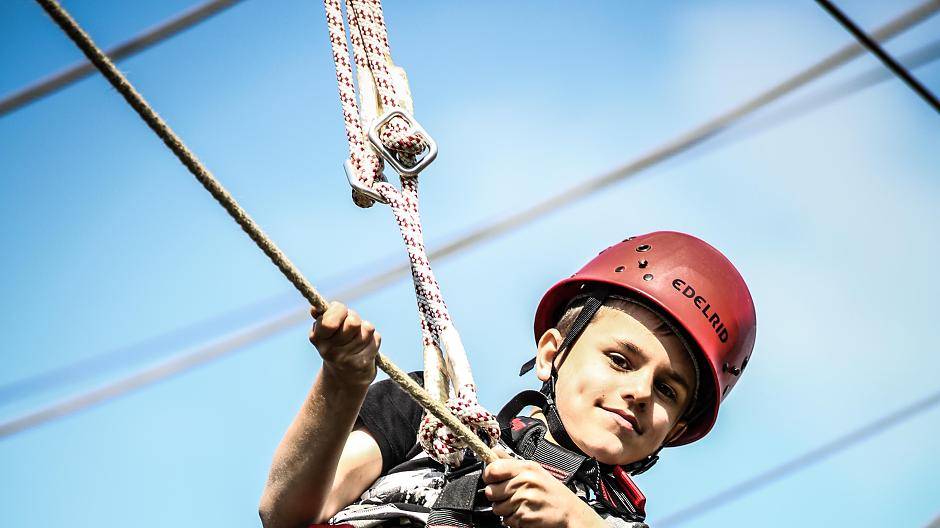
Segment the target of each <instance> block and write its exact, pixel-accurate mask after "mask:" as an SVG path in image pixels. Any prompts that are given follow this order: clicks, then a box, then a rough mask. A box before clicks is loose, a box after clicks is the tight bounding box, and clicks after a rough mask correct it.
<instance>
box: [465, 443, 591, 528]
mask: <svg viewBox="0 0 940 528" xmlns="http://www.w3.org/2000/svg"><path fill="white" fill-rule="evenodd" d="M496 453H497V455H498V456H499V457H500V459H499V460H497V461H496V462H493V463H491V464H489V465H488V466H486V469H484V470H483V482H486V484H487V486H486V488H484V493H485V494H486V498H487V499H489V500H490V502H492V503H493V513H494V514H496V515H499V516H500V518H501V519H502V522H503V524H504V525H506V526H509V527H511V528H520V527H523V526H524V527H526V528H533V527H540V528H541V527H544V528H549V527H552V528H554V527H566V526H577V527H584V526H605V523H604V521H603V520H602V519H601V518H600V516H599V515H597V514H596V513H595V512H594V510H593V509H591V507H590V506H588V505H587V504H585V502H584V501H582V500H581V499H579V498H578V496H577V495H575V494H574V493H573V492H572V491H571V490H570V489H568V488H567V487H566V486H565V485H564V484H563V483H562V482H561V481H560V480H558V479H556V478H555V477H553V476H552V475H551V474H550V473H549V472H548V471H546V470H545V469H544V468H543V467H542V466H540V465H539V464H538V463H537V462H534V461H532V460H518V459H515V458H511V457H510V456H509V455H508V454H507V453H506V452H505V451H503V450H501V449H498V448H497V449H496Z"/></svg>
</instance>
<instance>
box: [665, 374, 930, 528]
mask: <svg viewBox="0 0 940 528" xmlns="http://www.w3.org/2000/svg"><path fill="white" fill-rule="evenodd" d="M938 403H940V390H938V391H936V392H934V393H933V394H930V395H928V396H927V397H925V398H921V399H919V400H917V401H915V402H912V403H910V404H908V405H905V406H904V407H901V408H900V409H896V410H894V411H892V412H890V413H888V414H885V415H883V416H879V417H878V418H875V419H874V420H871V421H869V422H868V423H866V424H864V425H862V426H861V427H858V428H856V429H854V430H852V431H850V432H848V433H846V434H844V435H842V436H839V437H838V438H835V439H833V440H830V441H829V442H826V443H825V444H823V445H821V446H818V447H816V448H814V449H811V450H809V451H807V452H805V453H802V454H800V455H797V456H795V457H793V458H791V459H789V460H787V461H786V462H783V463H782V464H778V465H776V466H774V467H772V468H770V469H768V470H766V471H763V472H761V473H758V474H757V475H754V476H753V477H750V478H747V479H745V480H742V481H741V482H738V483H737V484H734V485H732V486H729V487H727V488H725V489H723V490H721V491H719V492H718V493H715V494H712V495H709V496H708V497H705V498H704V499H702V500H700V501H698V502H696V503H694V504H691V505H689V506H686V507H684V508H682V509H680V510H679V511H676V512H674V513H671V514H669V515H667V516H665V517H663V518H661V519H658V520H656V521H653V522H652V523H651V525H652V526H661V527H667V526H678V525H680V524H683V523H687V522H689V521H691V520H692V519H695V518H696V517H699V516H701V515H704V514H705V513H708V512H709V511H712V510H714V509H716V508H720V507H722V506H725V505H727V504H729V503H731V502H734V501H736V500H738V499H741V498H743V497H745V496H746V495H750V494H752V493H755V492H756V491H758V490H760V489H762V488H765V487H767V486H769V485H770V484H773V483H774V482H776V481H778V480H781V479H783V478H785V477H788V476H790V475H792V474H793V473H796V472H798V471H803V470H805V469H808V468H810V467H812V466H813V465H815V464H819V463H820V462H822V461H824V460H826V459H828V458H830V457H832V456H833V455H835V454H837V453H840V452H842V451H845V450H846V449H848V448H850V447H852V446H855V445H858V444H859V443H861V442H864V441H865V440H868V439H870V438H872V437H874V436H877V435H879V434H881V433H884V432H886V431H888V430H889V429H891V428H893V427H897V426H898V425H900V424H902V423H904V422H905V421H907V420H910V419H911V418H913V417H915V416H917V415H919V414H923V413H925V412H927V411H929V410H931V409H933V408H934V407H936V406H937V404H938Z"/></svg>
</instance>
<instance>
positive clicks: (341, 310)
mask: <svg viewBox="0 0 940 528" xmlns="http://www.w3.org/2000/svg"><path fill="white" fill-rule="evenodd" d="M348 313H349V309H348V308H346V306H345V305H344V304H342V303H338V302H334V303H332V304H330V308H329V309H328V310H327V311H326V312H324V313H323V315H322V316H321V317H320V319H319V320H317V325H316V326H317V334H318V337H319V338H320V339H329V338H331V337H333V334H335V333H336V332H337V331H338V330H340V329H341V328H343V323H345V321H346V316H347V315H348Z"/></svg>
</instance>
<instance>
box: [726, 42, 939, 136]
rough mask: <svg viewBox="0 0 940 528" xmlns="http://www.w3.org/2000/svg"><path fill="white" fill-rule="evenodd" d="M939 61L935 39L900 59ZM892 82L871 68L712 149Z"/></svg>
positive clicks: (754, 123)
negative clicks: (873, 87)
mask: <svg viewBox="0 0 940 528" xmlns="http://www.w3.org/2000/svg"><path fill="white" fill-rule="evenodd" d="M938 58H940V40H935V41H933V42H931V43H929V44H926V45H924V46H921V47H920V48H917V49H916V50H913V51H911V52H908V53H905V54H904V55H902V56H901V59H902V60H903V61H904V62H905V63H906V64H908V65H909V67H910V68H912V69H913V68H919V67H921V66H924V65H927V64H930V63H931V62H933V61H935V60H937V59H938ZM891 79H894V75H893V74H892V73H891V72H889V71H888V70H886V69H884V68H882V67H881V66H878V67H875V68H872V69H871V70H868V71H866V72H863V73H860V74H858V75H855V76H853V77H852V78H850V79H847V80H845V81H840V82H838V83H835V84H832V85H831V86H828V87H826V88H824V89H820V90H816V91H814V92H812V93H810V94H806V96H805V97H800V98H798V99H797V100H795V101H793V102H789V103H787V104H782V105H780V106H779V107H778V108H774V109H773V110H770V111H768V112H767V113H766V114H765V115H761V116H759V117H756V118H754V119H752V120H750V121H749V122H748V123H746V124H744V125H741V126H738V127H735V129H734V131H732V132H730V133H726V134H722V136H721V138H720V139H717V140H716V141H713V142H712V143H711V144H710V146H713V147H717V146H720V145H723V144H726V143H729V144H730V143H734V142H737V141H739V140H741V139H743V138H744V137H745V136H753V135H757V134H760V133H762V132H764V131H765V130H768V129H771V128H774V127H777V126H780V125H782V124H784V123H786V122H788V121H792V120H794V119H797V118H799V117H802V116H803V115H806V114H808V113H810V112H813V111H815V110H817V109H819V108H822V107H824V106H826V105H829V104H831V103H833V102H835V101H837V100H839V99H842V98H844V97H847V96H849V95H852V94H854V93H856V92H860V91H862V90H864V89H866V88H869V87H871V86H875V85H877V84H880V83H882V82H885V81H888V80H891Z"/></svg>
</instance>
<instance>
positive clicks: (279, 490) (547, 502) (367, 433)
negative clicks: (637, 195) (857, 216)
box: [260, 232, 756, 528]
mask: <svg viewBox="0 0 940 528" xmlns="http://www.w3.org/2000/svg"><path fill="white" fill-rule="evenodd" d="M755 333H756V319H755V314H754V306H753V303H752V301H751V296H750V293H749V292H748V289H747V286H746V285H745V283H744V281H743V279H742V278H741V276H740V274H739V273H738V272H737V270H736V269H735V268H734V266H733V265H732V264H731V263H730V262H729V261H728V260H727V259H726V258H725V257H724V256H723V255H722V254H721V253H719V252H718V251H717V250H716V249H714V248H713V247H711V246H709V245H708V244H706V243H705V242H702V241H701V240H699V239H697V238H694V237H692V236H689V235H685V234H681V233H675V232H657V233H651V234H648V235H644V236H640V237H633V238H629V239H627V240H624V241H623V242H621V243H620V244H616V245H614V246H611V247H609V248H607V249H606V250H604V251H603V252H601V254H600V255H598V256H597V257H596V258H594V259H593V260H592V261H591V262H589V263H588V264H587V265H586V266H585V267H584V268H582V269H581V270H580V271H579V272H578V273H576V274H574V275H572V276H571V277H570V278H568V279H565V280H563V281H561V282H559V283H558V284H556V285H555V286H553V287H552V288H551V289H550V290H549V291H548V292H547V293H546V294H545V296H544V297H543V299H542V301H541V303H540V304H539V307H538V310H537V312H536V318H535V335H536V340H537V344H538V346H537V354H536V357H535V358H534V359H533V360H532V361H530V362H528V363H527V364H526V365H524V366H523V369H522V373H525V372H526V371H527V370H530V369H531V368H533V367H534V368H535V371H536V374H537V376H538V378H539V379H540V380H541V381H542V382H543V386H542V389H541V391H539V392H535V391H526V392H523V393H521V394H519V395H517V396H516V397H515V398H513V400H512V401H510V402H509V404H507V406H506V407H505V408H504V409H503V411H502V412H500V423H501V426H503V431H502V433H503V435H502V437H503V440H504V441H505V444H506V446H507V447H508V448H509V449H511V450H512V451H514V452H515V453H517V454H518V455H522V456H524V458H527V459H530V460H522V459H519V458H513V457H512V456H510V455H508V454H506V452H505V451H501V452H500V453H501V454H500V456H501V457H502V458H501V459H500V460H498V461H496V462H494V463H492V464H489V465H488V466H486V467H485V468H484V469H482V473H480V471H479V470H478V468H477V467H475V466H474V465H473V464H472V462H473V460H471V461H470V462H468V463H467V464H465V466H469V467H463V466H462V468H461V469H460V470H457V471H448V472H446V473H443V472H442V467H441V466H440V465H438V464H436V463H435V462H433V461H431V460H430V459H429V458H427V457H426V456H422V454H420V453H419V451H420V450H419V449H416V448H415V447H414V445H415V434H416V431H417V428H418V424H419V422H420V419H421V414H422V410H421V408H420V407H418V406H417V404H415V403H414V402H412V401H411V400H410V398H408V397H407V396H406V395H405V394H404V393H403V392H402V391H401V390H399V389H397V387H395V386H394V385H392V384H391V382H389V381H383V382H380V383H377V384H375V385H373V386H372V387H371V388H370V387H369V384H370V383H371V382H372V380H373V379H374V377H375V374H376V371H375V364H374V358H375V354H376V352H377V351H378V348H379V345H380V343H381V338H380V336H379V335H378V334H377V333H376V332H375V329H374V328H373V327H372V325H370V324H369V323H367V322H363V321H362V320H361V319H360V318H359V316H358V315H357V314H356V313H355V312H352V311H350V310H347V309H346V308H345V307H344V306H342V305H341V304H338V303H336V304H334V305H332V306H331V307H330V309H329V310H328V311H327V312H326V313H324V314H323V315H322V316H321V317H320V318H319V319H318V320H317V322H316V324H315V325H314V328H313V331H312V332H311V336H310V340H311V342H312V343H313V344H314V345H315V346H316V347H317V349H318V350H319V352H320V355H321V356H322V357H323V367H322V368H321V370H320V372H319V373H318V375H317V379H316V382H315V383H314V386H313V388H312V389H311V392H310V394H309V396H308V398H307V400H306V401H305V402H304V405H303V408H302V409H301V411H300V413H299V414H298V415H297V417H296V418H295V420H294V422H293V423H292V424H291V426H290V428H289V429H288V431H287V433H286V435H285V437H284V439H283V440H282V442H281V444H280V446H278V449H277V452H276V453H275V457H274V463H273V464H272V467H271V474H270V477H269V480H268V483H267V486H266V488H265V491H264V494H263V496H262V499H261V507H260V514H261V518H262V520H263V522H264V525H265V526H266V527H268V528H274V527H295V526H304V525H305V524H306V523H309V522H311V521H312V522H315V523H324V522H327V521H328V520H330V519H331V518H332V520H331V522H332V523H334V524H343V523H348V524H344V525H345V526H379V525H382V524H383V523H385V522H390V523H392V524H394V525H396V526H398V525H405V526H407V525H412V526H422V525H424V523H427V525H428V526H471V525H472V526H499V525H505V526H510V527H513V528H516V527H521V526H525V527H526V528H531V527H555V526H577V527H590V526H610V525H614V526H645V525H644V524H642V520H643V517H644V515H645V514H644V512H643V506H644V502H645V498H643V496H642V494H641V493H640V492H639V490H638V489H636V487H635V485H633V483H632V481H631V480H630V479H629V477H628V476H627V475H628V474H634V475H635V474H638V473H640V472H642V471H645V470H647V469H649V468H650V467H651V466H652V465H653V464H654V463H655V461H656V460H657V458H658V453H659V451H660V450H661V449H662V448H663V447H666V446H678V445H684V444H687V443H690V442H693V441H695V440H698V439H699V438H701V437H703V436H704V435H705V434H707V433H708V431H709V430H710V429H711V427H712V426H713V425H714V422H715V419H716V418H717V413H718V407H719V405H720V403H721V400H722V399H723V398H724V397H725V396H726V395H727V394H728V392H729V391H730V389H731V387H732V386H734V384H735V382H736V381H737V379H738V377H739V376H740V374H741V373H742V372H743V370H744V369H745V367H746V366H747V362H748V359H749V357H750V354H751V350H752V348H753V345H754V338H755ZM416 377H420V376H416ZM526 405H534V406H536V411H535V412H534V413H533V414H532V416H531V417H515V418H513V417H514V416H515V415H516V414H517V413H518V411H520V410H521V409H522V408H523V407H524V406H526ZM533 460H534V461H533ZM475 470H477V471H476V472H474V471H475ZM379 477H381V478H379ZM376 479H378V481H377V480H376ZM480 480H482V485H483V486H484V487H483V490H482V493H480V492H479V490H478V487H479V486H480V485H481V483H480V482H479V481H480ZM370 486H371V487H370ZM363 492H365V493H363ZM360 495H361V498H360ZM357 499H359V503H358V504H356V505H353V506H349V505H350V504H352V503H353V502H355V501H356V500H357ZM347 506H348V507H347ZM344 508H345V509H344ZM340 510H342V511H340ZM337 512H339V513H338V514H337ZM393 518H394V520H390V519H393ZM409 522H410V523H412V524H407V523H409ZM398 523H405V524H398Z"/></svg>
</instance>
